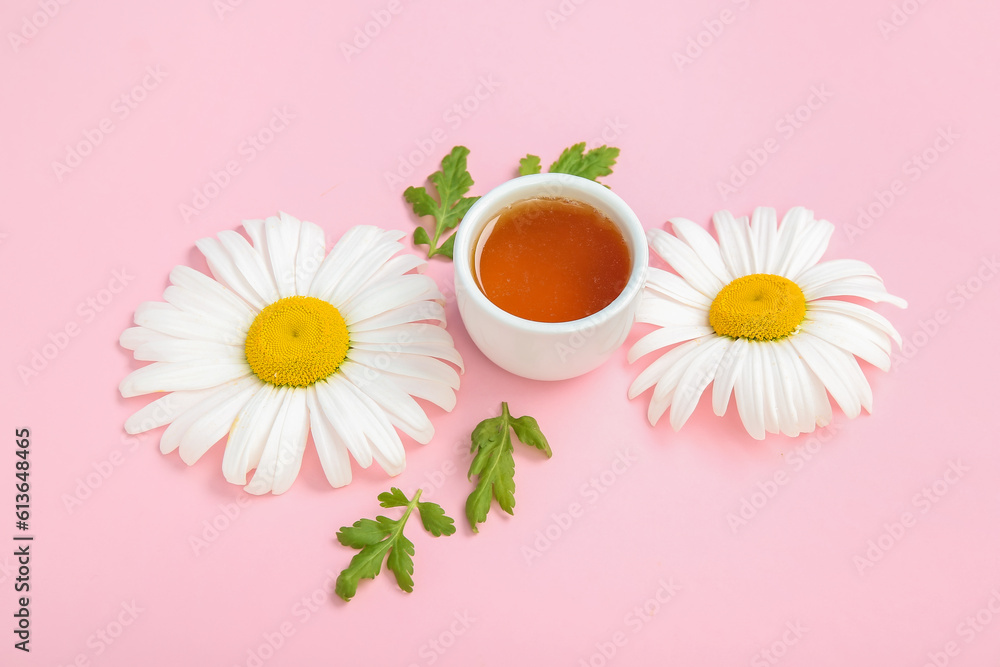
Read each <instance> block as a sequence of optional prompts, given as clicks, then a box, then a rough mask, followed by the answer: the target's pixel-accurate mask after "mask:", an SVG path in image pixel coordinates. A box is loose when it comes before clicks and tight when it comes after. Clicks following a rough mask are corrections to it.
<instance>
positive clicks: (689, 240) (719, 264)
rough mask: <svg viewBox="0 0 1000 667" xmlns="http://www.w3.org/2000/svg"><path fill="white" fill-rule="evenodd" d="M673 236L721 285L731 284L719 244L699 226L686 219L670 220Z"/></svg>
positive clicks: (731, 276)
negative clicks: (693, 253)
mask: <svg viewBox="0 0 1000 667" xmlns="http://www.w3.org/2000/svg"><path fill="white" fill-rule="evenodd" d="M670 225H671V226H672V227H673V229H674V234H675V235H676V236H677V238H679V239H680V240H682V241H684V243H686V244H688V245H689V246H691V249H692V250H694V252H695V253H696V254H697V255H698V258H699V259H701V261H702V263H703V264H704V265H705V266H706V267H707V268H708V270H709V271H711V272H712V274H713V275H714V276H715V277H716V278H718V279H719V281H720V282H722V283H723V284H725V283H729V282H732V280H733V275H732V274H731V273H730V272H729V269H728V268H726V264H725V262H723V261H722V253H721V252H720V251H719V244H718V243H717V242H716V240H715V239H713V238H712V235H711V234H709V233H708V232H707V231H706V230H705V229H704V228H703V227H702V226H701V225H699V224H697V223H695V222H693V221H691V220H688V219H687V218H671V219H670Z"/></svg>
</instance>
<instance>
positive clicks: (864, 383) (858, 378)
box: [834, 348, 874, 414]
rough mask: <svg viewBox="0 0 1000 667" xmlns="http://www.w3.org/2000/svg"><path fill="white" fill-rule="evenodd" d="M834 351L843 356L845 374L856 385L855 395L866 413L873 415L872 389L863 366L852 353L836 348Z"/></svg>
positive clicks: (842, 364)
mask: <svg viewBox="0 0 1000 667" xmlns="http://www.w3.org/2000/svg"><path fill="white" fill-rule="evenodd" d="M834 350H835V351H836V353H839V354H840V356H841V361H840V363H841V367H842V368H843V369H844V370H845V374H846V375H847V376H848V378H849V380H850V381H851V383H852V384H853V385H854V393H856V394H857V396H858V400H859V401H861V407H863V408H864V409H865V412H867V413H868V414H871V412H872V404H873V402H874V399H873V397H872V387H871V385H870V384H868V378H866V377H865V374H864V371H862V370H861V366H860V365H858V360H857V359H855V358H854V355H853V354H851V353H850V352H846V351H844V350H841V349H838V348H834Z"/></svg>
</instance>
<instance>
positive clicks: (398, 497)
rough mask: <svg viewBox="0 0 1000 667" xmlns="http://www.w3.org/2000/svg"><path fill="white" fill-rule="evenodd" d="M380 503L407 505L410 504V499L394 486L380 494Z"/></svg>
mask: <svg viewBox="0 0 1000 667" xmlns="http://www.w3.org/2000/svg"><path fill="white" fill-rule="evenodd" d="M378 504H379V505H381V506H382V507H406V506H407V505H409V504H410V499H409V498H407V497H406V494H405V493H403V492H402V491H400V490H399V489H397V488H396V487H395V486H394V487H391V488H390V489H389V490H388V491H385V492H383V493H380V494H378Z"/></svg>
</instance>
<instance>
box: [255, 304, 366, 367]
mask: <svg viewBox="0 0 1000 667" xmlns="http://www.w3.org/2000/svg"><path fill="white" fill-rule="evenodd" d="M350 342H351V341H350V335H349V333H348V331H347V324H346V323H345V322H344V318H343V317H342V316H341V315H340V312H339V311H338V310H337V309H336V308H334V307H333V306H332V305H330V304H329V303H327V302H326V301H323V300H322V299H316V298H314V297H311V296H290V297H287V298H285V299H280V300H278V301H275V302H274V303H272V304H271V305H269V306H267V307H266V308H264V310H262V311H260V314H259V315H257V317H256V318H255V319H254V321H253V324H251V325H250V330H249V331H248V332H247V342H246V346H245V348H244V349H245V350H246V355H247V361H248V362H249V363H250V368H251V369H253V372H254V374H255V375H256V376H257V377H259V378H260V379H261V380H263V381H264V382H268V383H270V384H274V385H278V386H279V387H308V386H309V385H311V384H315V383H316V382H319V381H320V380H322V379H324V378H328V377H330V376H331V375H333V374H334V373H335V372H336V371H337V369H338V368H340V364H341V363H343V361H344V358H345V357H346V356H347V349H348V347H349V346H350Z"/></svg>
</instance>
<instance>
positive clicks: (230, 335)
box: [134, 301, 246, 345]
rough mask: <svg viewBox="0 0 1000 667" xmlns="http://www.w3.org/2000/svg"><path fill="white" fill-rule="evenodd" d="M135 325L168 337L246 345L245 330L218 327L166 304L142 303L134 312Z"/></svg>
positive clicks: (207, 320) (212, 322)
mask: <svg viewBox="0 0 1000 667" xmlns="http://www.w3.org/2000/svg"><path fill="white" fill-rule="evenodd" d="M134 321H135V323H136V324H138V325H139V326H140V327H146V328H147V329H152V330H153V331H158V332H160V333H163V334H167V335H168V336H174V337H176V338H184V339H187V340H207V341H212V342H215V343H224V344H226V345H243V344H245V343H246V331H241V330H239V329H237V328H232V327H221V326H219V325H218V324H217V323H216V321H215V320H210V319H208V318H206V317H202V316H200V315H193V314H191V313H186V312H184V311H182V310H178V309H176V308H174V307H173V306H171V305H170V304H169V303H163V302H161V301H144V302H142V303H140V304H139V305H138V307H137V308H136V309H135V319H134Z"/></svg>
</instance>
